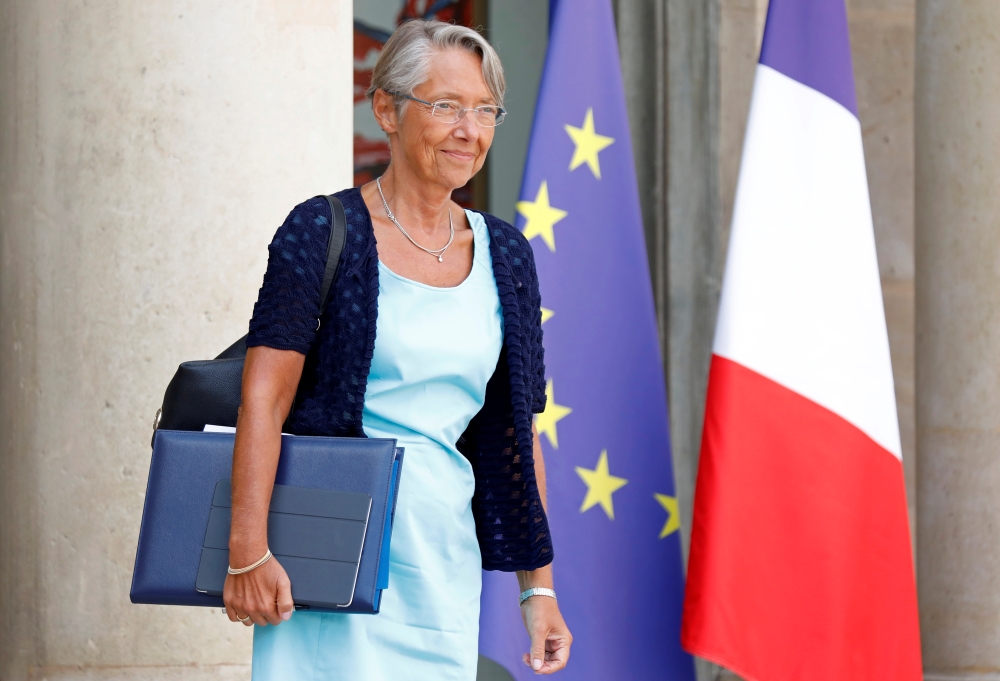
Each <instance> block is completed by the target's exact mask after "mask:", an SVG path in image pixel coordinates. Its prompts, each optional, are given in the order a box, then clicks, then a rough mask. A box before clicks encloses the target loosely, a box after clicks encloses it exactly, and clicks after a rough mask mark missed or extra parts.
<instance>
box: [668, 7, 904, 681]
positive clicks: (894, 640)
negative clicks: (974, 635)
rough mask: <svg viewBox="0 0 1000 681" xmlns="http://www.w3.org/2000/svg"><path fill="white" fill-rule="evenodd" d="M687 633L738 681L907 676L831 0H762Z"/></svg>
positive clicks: (868, 265) (885, 363)
mask: <svg viewBox="0 0 1000 681" xmlns="http://www.w3.org/2000/svg"><path fill="white" fill-rule="evenodd" d="M682 642H683V645H684V647H685V648H686V649H687V650H688V651H690V652H691V653H694V654H696V655H699V656H700V657H703V658H706V659H708V660H711V661H713V662H716V663H718V664H720V665H722V666H724V667H727V668H729V669H731V670H732V671H734V672H736V673H737V674H739V675H741V676H742V677H744V678H745V679H747V680H748V681H792V680H808V681H827V680H828V681H846V680H850V681H862V680H865V679H871V680H872V681H876V680H877V681H893V680H897V679H898V680H900V681H902V680H906V681H917V680H919V679H921V678H922V672H921V659H920V631H919V623H918V614H917V593H916V583H915V578H914V569H913V560H912V552H911V546H910V536H909V524H908V522H907V507H906V495H905V488H904V482H903V466H902V452H901V446H900V439H899V426H898V422H897V419H896V401H895V395H894V391H893V380H892V367H891V364H890V360H889V341H888V336H887V334H886V327H885V314H884V311H883V308H882V295H881V285H880V281H879V270H878V263H877V261H876V256H875V237H874V232H873V229H872V217H871V207H870V204H869V197H868V185H867V178H866V175H865V160H864V152H863V149H862V143H861V125H860V123H859V121H858V113H857V101H856V98H855V93H854V79H853V74H852V67H851V53H850V39H849V36H848V26H847V12H846V9H845V6H844V0H771V2H770V6H769V8H768V14H767V25H766V29H765V33H764V42H763V46H762V48H761V56H760V64H759V65H758V66H757V75H756V80H755V83H754V90H753V99H752V102H751V108H750V117H749V121H748V125H747V132H746V142H745V145H744V150H743V159H742V165H741V168H740V176H739V183H738V189H737V194H736V203H735V207H734V213H733V224H732V232H731V236H730V242H729V253H728V257H727V262H726V270H725V279H724V282H723V289H722V300H721V304H720V310H719V320H718V326H717V329H716V335H715V342H714V346H713V356H712V364H711V369H710V374H709V382H708V398H707V407H706V415H705V428H704V434H703V438H702V446H701V461H700V464H699V470H698V483H697V489H696V493H695V509H694V518H693V531H692V535H691V553H690V562H689V567H688V585H687V594H686V600H685V605H684V621H683V631H682Z"/></svg>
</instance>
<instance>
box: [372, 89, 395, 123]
mask: <svg viewBox="0 0 1000 681" xmlns="http://www.w3.org/2000/svg"><path fill="white" fill-rule="evenodd" d="M372 113H374V114H375V122H376V123H378V125H379V127H380V128H382V130H383V131H385V132H386V133H393V132H396V127H397V125H398V121H397V119H396V102H395V100H394V99H393V96H392V95H390V94H389V93H388V92H386V91H385V90H381V89H379V90H376V91H375V93H374V94H373V95H372Z"/></svg>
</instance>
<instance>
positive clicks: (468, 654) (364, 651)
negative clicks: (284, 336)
mask: <svg viewBox="0 0 1000 681" xmlns="http://www.w3.org/2000/svg"><path fill="white" fill-rule="evenodd" d="M466 215H467V216H468V219H469V223H470V225H471V226H472V229H473V233H474V237H475V239H474V244H475V246H474V253H475V255H474V258H473V265H472V271H471V273H470V274H469V276H468V277H467V278H466V279H465V280H464V281H463V282H462V283H461V284H459V285H458V286H455V287H453V288H436V287H433V286H427V285H425V284H421V283H419V282H415V281H412V280H410V279H406V278H404V277H401V276H399V275H397V274H396V273H394V272H392V271H390V270H389V269H388V268H387V267H385V266H384V265H382V263H379V292H378V296H379V297H378V320H377V326H376V336H375V354H374V356H373V358H372V366H371V372H370V373H369V376H368V387H367V390H366V392H365V406H364V415H363V424H364V430H365V433H366V434H367V435H368V436H369V437H391V438H396V439H397V440H398V441H399V445H400V446H402V447H405V448H406V455H405V458H404V460H403V477H402V482H401V485H400V489H399V498H398V501H397V507H396V516H395V523H394V526H393V531H392V546H391V549H390V562H389V588H388V589H387V590H386V591H385V592H384V593H383V596H382V605H381V612H380V613H379V614H378V615H374V616H370V615H345V614H337V613H331V614H324V613H310V612H305V611H301V612H295V613H293V614H292V617H291V619H290V620H288V621H287V622H284V623H282V624H280V625H278V626H277V627H255V631H254V646H253V679H254V681H334V680H337V681H339V680H341V679H345V680H346V679H350V680H351V681H360V680H363V681H407V680H409V679H413V680H414V681H427V680H428V679H435V680H437V679H454V680H455V681H474V679H475V678H476V662H477V658H478V637H479V595H480V590H481V586H482V577H481V575H482V573H481V570H482V559H481V556H480V553H479V543H478V541H477V540H476V527H475V523H474V521H473V518H472V493H473V490H474V487H475V480H474V477H473V473H472V467H471V465H470V464H469V462H468V460H466V459H465V457H464V456H462V455H461V454H460V453H459V452H458V450H457V449H456V448H455V443H456V442H457V441H458V438H459V437H460V436H461V435H462V433H463V432H464V431H465V429H466V427H467V426H468V425H469V421H470V420H472V417H473V416H475V415H476V413H477V412H478V411H479V410H480V409H481V408H482V406H483V402H484V400H485V395H486V383H487V382H488V381H489V379H490V377H491V376H492V375H493V372H494V370H495V369H496V365H497V360H498V358H499V356H500V348H501V345H502V342H503V327H502V315H501V308H500V299H499V297H498V295H497V287H496V282H495V280H494V278H493V265H492V261H491V258H490V251H489V234H488V232H487V229H486V224H485V221H484V220H483V218H482V216H481V215H479V214H478V213H473V212H471V211H467V212H466ZM446 257H447V256H446ZM293 588H294V585H293Z"/></svg>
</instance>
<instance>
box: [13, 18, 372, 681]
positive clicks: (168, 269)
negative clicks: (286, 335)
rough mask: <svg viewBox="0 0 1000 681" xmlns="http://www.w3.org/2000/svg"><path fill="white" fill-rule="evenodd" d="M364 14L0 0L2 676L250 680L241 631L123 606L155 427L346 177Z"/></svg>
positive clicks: (178, 612) (210, 618) (219, 619)
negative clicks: (284, 238) (268, 270)
mask: <svg viewBox="0 0 1000 681" xmlns="http://www.w3.org/2000/svg"><path fill="white" fill-rule="evenodd" d="M351 14H352V12H351V4H350V2H348V1H347V0H330V1H327V2H318V1H315V0H271V1H266V0H254V1H249V0H246V1H240V2H237V1H235V0H221V1H218V2H211V3H195V2H177V1H176V0H171V1H167V0H146V1H145V2H132V1H130V0H103V1H98V2H84V1H82V0H0V311H2V316H0V466H2V470H3V471H4V475H3V477H2V478H0V678H3V679H4V681H16V680H18V679H23V678H26V677H27V675H28V673H29V670H30V669H34V670H35V671H34V673H33V676H35V677H36V678H41V677H44V678H60V679H62V678H67V679H69V678H73V679H76V678H81V679H83V678H87V679H90V678H126V677H127V678H170V679H173V678H178V679H180V678H184V679H188V678H191V679H195V678H202V677H205V678H208V677H209V676H212V677H213V678H237V677H239V678H245V674H244V671H245V669H244V668H243V667H238V666H237V667H233V666H231V665H245V664H246V663H247V662H248V654H249V644H250V635H249V631H247V630H245V629H244V628H243V627H237V626H234V625H231V624H229V623H228V622H226V621H225V620H224V618H223V616H222V615H221V613H219V612H218V611H210V610H205V609H188V608H166V607H152V606H137V605H131V604H130V603H129V599H128V591H129V584H130V580H131V573H132V562H133V559H134V553H135V545H136V538H137V534H138V529H139V518H140V514H141V510H142V500H143V492H144V489H145V483H146V474H147V469H148V465H149V437H150V428H151V422H152V417H153V413H154V412H155V410H156V408H157V406H158V404H159V402H160V400H161V399H162V394H163V390H164V388H165V387H166V385H167V382H168V381H169V379H170V377H171V375H172V374H173V372H174V370H175V369H176V366H177V364H178V363H179V362H181V361H183V360H187V359H197V358H205V357H211V356H214V355H215V354H217V353H218V352H219V351H221V350H222V349H223V348H225V347H226V346H227V345H228V344H229V343H230V342H231V341H232V340H235V339H236V338H237V337H239V336H240V335H241V334H243V333H245V330H246V322H247V319H248V318H249V315H250V312H251V308H252V304H253V301H254V299H255V297H256V291H257V288H258V287H259V285H260V279H261V275H262V273H263V269H264V265H265V262H266V246H267V243H268V242H269V241H270V238H271V235H272V234H273V232H274V229H275V228H276V227H277V225H278V224H280V222H281V221H282V220H283V218H284V216H285V215H286V214H287V212H288V211H289V210H290V208H291V207H292V206H293V205H295V204H296V203H298V202H299V201H301V200H303V199H305V198H308V197H310V196H314V195H316V194H319V193H326V192H329V191H331V190H336V189H339V188H342V187H344V186H348V185H349V184H350V182H351V120H352V118H351V58H352V57H351V18H352V17H351ZM192 664H196V665H201V666H199V667H191V666H184V667H179V668H177V669H172V667H173V666H174V665H192ZM215 665H230V666H225V667H217V666H215ZM124 668H132V669H133V670H145V671H136V672H135V673H134V674H133V673H132V672H129V671H128V670H127V669H125V670H124V671H123V669H124ZM234 670H235V671H234ZM39 675H41V676H39ZM123 675H124V676H123ZM199 675H200V676H199Z"/></svg>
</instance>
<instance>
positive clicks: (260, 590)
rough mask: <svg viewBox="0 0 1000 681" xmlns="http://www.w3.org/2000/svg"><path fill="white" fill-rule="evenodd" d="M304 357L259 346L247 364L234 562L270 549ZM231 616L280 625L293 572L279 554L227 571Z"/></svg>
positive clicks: (287, 611)
mask: <svg viewBox="0 0 1000 681" xmlns="http://www.w3.org/2000/svg"><path fill="white" fill-rule="evenodd" d="M304 364H305V356H304V355H302V354H301V353H298V352H295V351H294V350H275V349H273V348H268V347H263V346H259V347H254V348H250V349H249V350H248V351H247V357H246V363H245V365H244V367H243V401H242V405H241V406H240V414H239V419H238V420H237V424H236V444H235V447H234V450H233V475H232V486H233V501H232V513H233V521H232V526H231V529H230V533H229V564H230V565H231V566H232V567H234V568H241V567H245V566H247V565H252V564H253V563H254V562H256V561H257V560H258V559H260V558H261V557H262V556H264V554H265V553H266V552H267V512H268V507H269V506H270V504H271V491H272V490H273V489H274V475H275V472H276V471H277V469H278V456H279V454H280V453H281V426H282V424H284V422H285V419H286V418H287V416H288V412H289V410H291V407H292V401H293V400H294V399H295V393H296V391H297V390H298V386H299V379H300V377H301V376H302V367H303V365H304ZM223 601H224V602H225V604H226V613H227V614H228V615H229V619H230V620H232V621H234V622H235V621H237V620H244V618H246V617H247V616H248V615H249V616H250V619H249V620H246V621H244V622H243V623H244V624H245V625H247V626H250V625H251V624H260V625H266V624H278V623H280V622H281V621H282V620H286V619H288V618H289V617H290V616H291V613H292V607H293V604H292V591H291V584H290V582H289V581H288V575H286V574H285V570H284V568H282V567H281V565H280V564H279V563H278V560H277V559H276V558H272V559H271V560H269V561H267V562H266V563H264V564H263V565H261V566H260V567H259V568H257V569H255V570H253V571H251V572H247V573H245V574H242V575H228V576H227V577H226V585H225V588H224V590H223Z"/></svg>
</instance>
